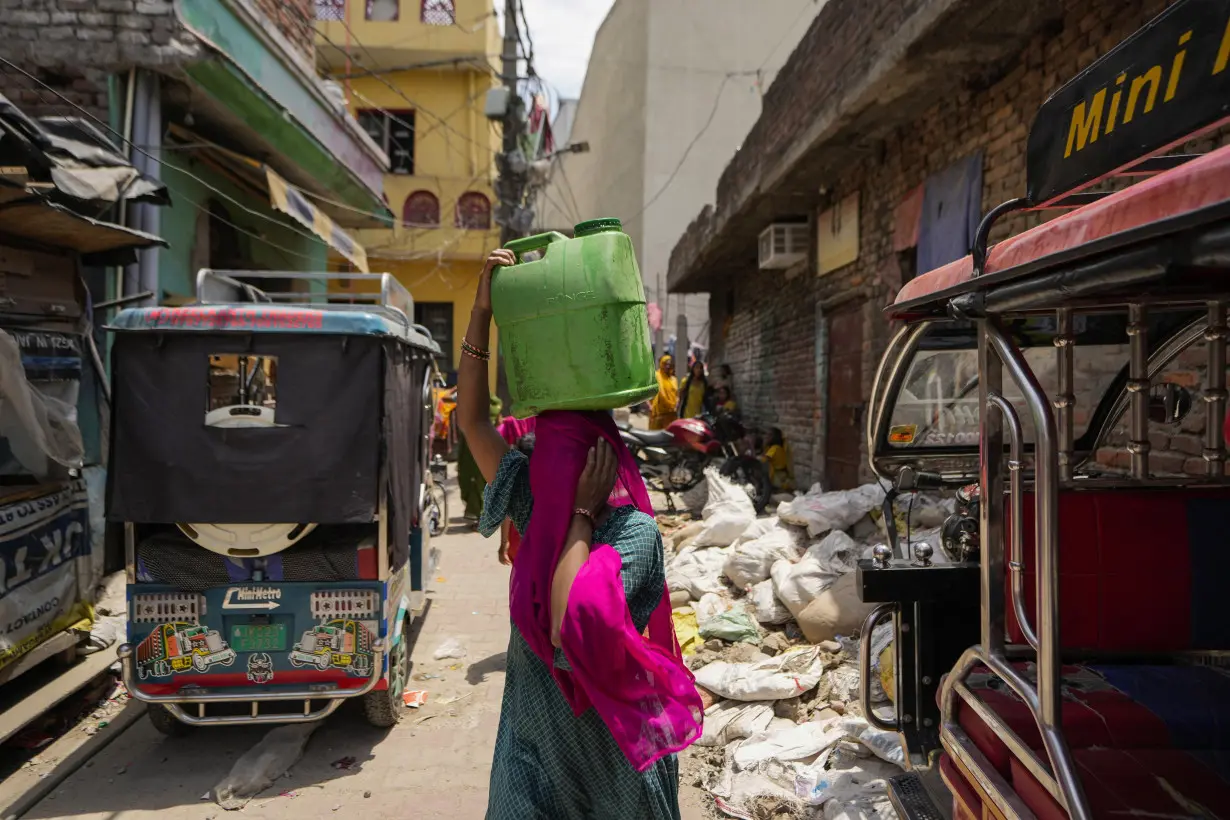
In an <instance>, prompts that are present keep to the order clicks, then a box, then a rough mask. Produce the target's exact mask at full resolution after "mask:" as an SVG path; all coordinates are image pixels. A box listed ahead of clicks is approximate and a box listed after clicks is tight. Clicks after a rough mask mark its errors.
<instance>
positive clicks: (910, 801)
mask: <svg viewBox="0 0 1230 820" xmlns="http://www.w3.org/2000/svg"><path fill="white" fill-rule="evenodd" d="M888 796H889V799H890V800H892V803H893V806H894V807H895V808H896V809H897V813H898V814H900V815H901V816H902V817H904V818H907V819H908V820H947V818H946V816H945V815H944V813H943V812H941V811H940V810H939V809H938V808H936V806H935V802H934V801H933V800H932V799H931V794H930V792H928V791H927V787H926V785H925V784H924V783H923V780H922V778H921V777H919V776H918V775H917V774H916V773H914V772H906V773H904V774H899V775H897V776H896V777H890V778H889V779H888Z"/></svg>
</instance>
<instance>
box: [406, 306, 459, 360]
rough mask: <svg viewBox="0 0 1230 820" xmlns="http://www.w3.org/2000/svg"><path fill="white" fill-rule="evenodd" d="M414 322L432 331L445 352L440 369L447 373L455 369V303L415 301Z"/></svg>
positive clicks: (432, 336)
mask: <svg viewBox="0 0 1230 820" xmlns="http://www.w3.org/2000/svg"><path fill="white" fill-rule="evenodd" d="M414 323H415V324H416V325H422V326H423V327H425V328H427V329H428V330H429V331H431V338H432V339H434V340H435V342H436V344H438V345H440V350H441V351H442V352H443V353H444V355H443V357H442V358H441V360H440V369H441V370H442V371H444V372H445V373H450V372H452V370H453V303H452V302H415V303H414Z"/></svg>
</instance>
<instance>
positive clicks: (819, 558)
mask: <svg viewBox="0 0 1230 820" xmlns="http://www.w3.org/2000/svg"><path fill="white" fill-rule="evenodd" d="M864 552H866V553H867V555H868V557H870V555H871V553H870V551H869V549H868V548H866V547H862V546H859V545H858V544H857V543H855V541H854V539H853V538H851V537H850V536H848V535H846V534H845V533H844V532H842V531H841V530H833V531H832V532H830V533H829V534H828V535H826V536H824V537H823V538H821V539H820V540H819V541H817V542H816V543H814V544H812V545H811V546H810V547H808V548H807V552H806V553H805V556H806V557H810V558H812V559H813V560H815V562H816V563H817V564H819V565H820V568H821V569H823V570H824V571H825V572H831V573H833V574H835V575H844V574H845V573H847V572H854V570H856V569H858V559H859V558H861V557H862V555H863V553H864Z"/></svg>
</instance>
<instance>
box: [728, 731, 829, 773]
mask: <svg viewBox="0 0 1230 820" xmlns="http://www.w3.org/2000/svg"><path fill="white" fill-rule="evenodd" d="M834 723H835V722H834V721H826V722H824V723H819V722H816V721H811V722H808V723H800V724H799V725H797V726H792V727H790V728H789V729H784V730H781V731H776V732H761V733H760V734H757V735H753V736H752V737H750V738H748V739H747V741H746V742H744V743H742V744H740V745H739V748H737V749H735V752H734V757H735V765H736V766H738V767H739V768H740V769H754V768H758V767H759V766H760V765H761V764H763V763H765V762H767V761H769V760H777V761H781V762H787V761H791V760H803V759H805V758H809V757H814V756H816V755H817V754H819V753H820V752H822V751H824V750H825V749H827V748H828V747H830V746H832V745H833V744H834V743H836V742H837V741H839V740H841V739H842V738H843V737H845V735H846V733H845V731H844V730H843V729H842V728H841V727H840V726H836V725H833V724H834Z"/></svg>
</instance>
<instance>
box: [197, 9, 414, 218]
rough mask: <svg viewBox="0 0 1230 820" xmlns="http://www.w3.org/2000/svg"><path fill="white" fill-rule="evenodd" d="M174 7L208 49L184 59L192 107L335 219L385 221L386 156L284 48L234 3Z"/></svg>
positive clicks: (386, 215)
mask: <svg viewBox="0 0 1230 820" xmlns="http://www.w3.org/2000/svg"><path fill="white" fill-rule="evenodd" d="M175 8H176V11H177V13H178V15H179V19H180V21H181V22H182V23H183V24H184V26H185V27H187V28H188V30H189V31H191V32H192V33H193V34H195V35H196V36H197V37H198V38H199V39H200V40H201V41H202V42H203V43H205V44H206V45H207V46H208V47H209V48H210V49H212V51H213V52H214V56H213V57H212V58H211V59H205V60H200V61H197V62H192V63H188V64H187V65H185V66H183V73H184V75H185V78H186V79H187V80H188V82H189V83H190V84H191V85H192V86H193V104H194V106H196V105H197V104H198V102H200V103H202V108H203V109H205V110H202V111H201V113H202V114H204V115H205V116H207V117H209V118H211V119H215V120H217V121H219V122H220V123H221V124H223V125H225V126H227V127H228V129H229V131H230V133H232V134H234V135H235V136H236V138H237V139H238V140H239V141H240V142H242V143H244V144H245V146H244V147H245V148H247V153H251V154H253V155H255V156H259V157H260V158H261V159H262V160H263V161H264V162H266V163H267V164H268V165H269V166H271V167H272V168H274V169H275V170H276V171H277V172H278V173H279V174H280V175H281V176H283V177H285V178H286V179H287V180H288V181H289V182H291V183H292V184H293V185H295V186H297V187H299V188H301V189H302V190H304V191H306V192H308V193H311V194H315V195H317V196H318V197H319V198H320V200H321V203H322V205H321V207H322V209H323V210H327V211H329V212H330V214H331V215H332V217H333V218H334V219H335V220H336V221H337V222H338V223H339V224H341V225H345V226H347V227H387V226H389V225H391V224H392V214H391V213H390V212H389V210H388V206H387V205H385V203H384V197H383V191H384V173H385V171H386V169H387V158H386V157H385V156H384V155H383V154H382V153H381V152H380V151H379V149H377V148H375V147H374V146H373V145H372V144H371V142H370V140H369V139H368V138H367V135H366V134H364V133H363V131H362V129H361V128H359V126H358V124H357V123H356V122H355V121H354V119H353V118H352V117H350V116H349V115H348V114H347V113H346V112H345V111H343V110H341V109H339V108H338V107H336V106H335V105H333V104H332V103H331V101H330V100H329V98H328V97H327V96H326V95H325V92H324V89H323V87H322V86H321V85H320V84H319V82H318V81H317V79H316V77H315V76H314V75H312V74H310V73H308V70H307V67H306V66H303V65H297V64H296V61H295V59H294V58H293V57H291V56H290V55H288V54H286V53H283V52H282V49H281V48H280V46H278V45H276V44H274V43H273V41H272V39H271V35H270V34H269V33H267V32H264V31H261V30H260V27H259V25H258V22H259V21H258V20H257V19H256V18H255V17H252V16H250V15H251V12H249V11H247V10H246V9H244V8H243V7H242V6H239V5H238V4H234V5H232V3H231V2H229V0H177V2H176V4H175ZM202 98H203V99H202ZM257 148H260V149H261V150H259V151H258V150H256V149H257ZM330 200H331V201H330Z"/></svg>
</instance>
